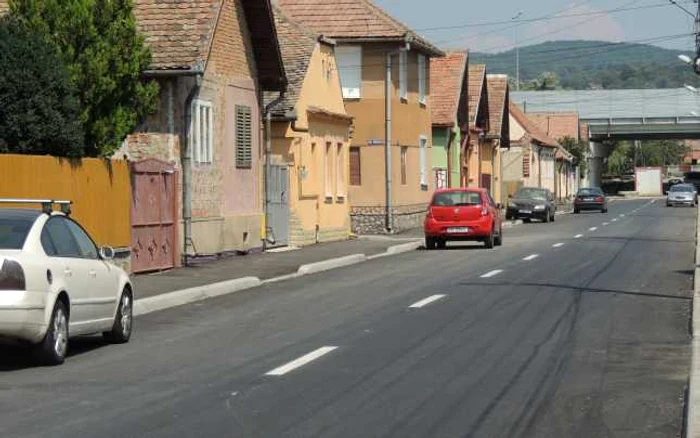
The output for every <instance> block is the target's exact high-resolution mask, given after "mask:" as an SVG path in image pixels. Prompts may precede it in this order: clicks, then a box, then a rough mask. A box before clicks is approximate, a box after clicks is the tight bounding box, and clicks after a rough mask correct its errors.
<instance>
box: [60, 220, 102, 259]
mask: <svg viewBox="0 0 700 438" xmlns="http://www.w3.org/2000/svg"><path fill="white" fill-rule="evenodd" d="M66 225H68V229H69V230H70V231H71V233H72V234H73V237H74V238H75V240H76V242H77V243H78V247H79V248H80V255H81V256H82V257H83V258H86V259H94V260H96V259H98V258H99V256H98V254H99V253H98V251H97V246H95V243H94V242H93V241H92V239H91V238H90V236H88V234H87V233H86V232H85V230H83V228H82V227H81V226H80V225H78V224H77V223H75V222H74V221H72V220H70V219H67V220H66Z"/></svg>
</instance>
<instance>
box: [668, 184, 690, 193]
mask: <svg viewBox="0 0 700 438" xmlns="http://www.w3.org/2000/svg"><path fill="white" fill-rule="evenodd" d="M693 190H694V188H693V186H686V185H682V186H673V187H671V191H672V192H692V191H693Z"/></svg>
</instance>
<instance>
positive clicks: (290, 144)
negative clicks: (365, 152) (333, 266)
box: [273, 44, 350, 244]
mask: <svg viewBox="0 0 700 438" xmlns="http://www.w3.org/2000/svg"><path fill="white" fill-rule="evenodd" d="M309 106H313V107H316V108H321V109H323V110H326V111H328V112H329V113H334V114H336V115H340V116H342V115H344V114H345V106H344V104H343V98H342V92H341V88H340V80H339V78H338V72H337V68H335V57H334V56H333V48H332V46H329V45H326V44H318V45H317V47H316V50H315V51H314V53H313V55H312V57H311V60H310V62H309V67H308V70H307V74H306V77H305V79H304V83H303V85H302V88H301V93H300V95H299V98H298V100H297V105H296V111H297V116H298V119H297V122H296V131H295V130H293V129H292V124H291V123H287V122H284V123H283V122H277V123H275V124H274V130H273V155H274V159H276V160H278V161H282V162H285V163H288V165H289V180H290V181H289V191H290V193H289V204H290V205H289V206H290V211H291V213H292V215H293V217H294V218H293V221H292V222H294V221H295V220H296V221H298V223H297V224H296V226H298V227H299V228H300V229H299V230H294V229H292V230H291V234H292V241H293V243H295V244H308V243H313V241H312V240H311V239H315V234H316V230H317V227H318V238H319V240H320V241H323V240H337V239H342V238H347V237H348V236H349V234H350V207H349V202H348V190H349V188H348V185H349V174H348V173H349V156H348V154H349V127H350V120H348V119H345V118H343V117H338V116H334V115H320V114H316V113H314V112H309V111H307V110H308V107H309ZM328 144H330V148H329V151H330V155H329V157H328V160H327V159H326V158H327V157H326V150H327V145H328ZM327 178H328V184H327V183H326V181H327ZM293 225H294V224H293Z"/></svg>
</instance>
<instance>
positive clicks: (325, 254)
mask: <svg viewBox="0 0 700 438" xmlns="http://www.w3.org/2000/svg"><path fill="white" fill-rule="evenodd" d="M410 240H415V239H409V241H410ZM401 243H406V241H397V240H394V239H390V240H382V241H377V240H366V239H356V240H347V241H342V242H332V243H320V244H318V245H312V246H308V247H304V248H300V249H292V250H289V251H285V250H280V251H273V252H265V253H254V254H249V255H240V256H231V257H229V258H225V259H221V260H216V261H210V262H206V263H201V264H198V265H196V266H193V267H188V268H177V269H172V270H169V271H164V272H158V273H154V274H141V275H134V276H132V281H133V283H134V287H135V289H136V293H137V294H138V299H143V298H148V297H153V296H156V295H162V294H166V293H169V292H173V291H176V290H182V289H189V288H196V287H199V286H206V285H209V284H214V283H221V282H224V281H227V280H234V279H238V278H244V277H257V278H259V279H260V280H267V279H271V278H275V277H280V276H283V275H288V274H294V273H297V271H298V269H299V267H300V266H301V265H306V264H309V263H317V262H323V261H327V260H329V259H335V258H338V257H344V256H349V255H353V254H364V255H366V256H368V257H370V256H373V255H378V254H382V253H385V252H386V251H387V250H388V249H389V248H390V247H392V246H394V245H397V244H401Z"/></svg>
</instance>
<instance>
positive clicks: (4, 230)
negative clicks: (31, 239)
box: [0, 218, 34, 249]
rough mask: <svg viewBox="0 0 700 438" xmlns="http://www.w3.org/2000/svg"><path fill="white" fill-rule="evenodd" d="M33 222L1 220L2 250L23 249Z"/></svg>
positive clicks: (0, 236) (0, 246) (0, 239)
mask: <svg viewBox="0 0 700 438" xmlns="http://www.w3.org/2000/svg"><path fill="white" fill-rule="evenodd" d="M33 224H34V221H33V220H26V219H17V218H0V249H22V247H24V242H25V241H26V240H27V235H28V234H29V230H30V229H31V228H32V225H33Z"/></svg>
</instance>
